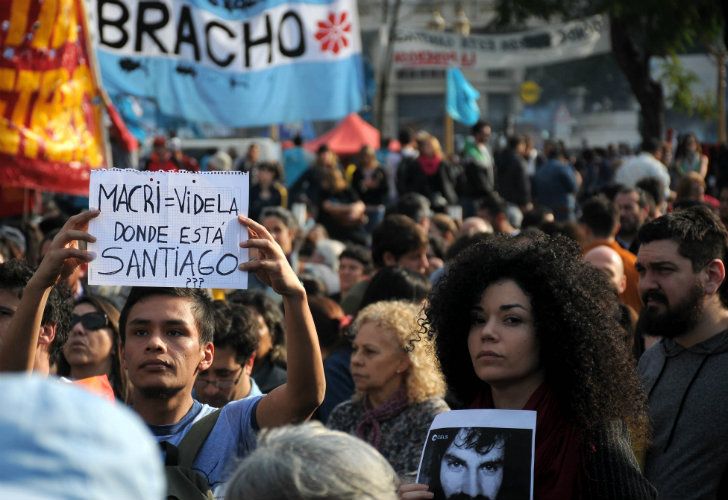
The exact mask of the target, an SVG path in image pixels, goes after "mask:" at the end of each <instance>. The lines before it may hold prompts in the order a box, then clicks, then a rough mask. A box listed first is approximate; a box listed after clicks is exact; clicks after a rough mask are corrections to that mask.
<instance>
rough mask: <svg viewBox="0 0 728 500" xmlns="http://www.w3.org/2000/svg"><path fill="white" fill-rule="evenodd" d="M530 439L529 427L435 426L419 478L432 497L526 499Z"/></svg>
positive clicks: (528, 493)
mask: <svg viewBox="0 0 728 500" xmlns="http://www.w3.org/2000/svg"><path fill="white" fill-rule="evenodd" d="M451 413H453V412H451ZM533 438H534V429H530V428H518V429H514V428H503V427H475V426H472V427H439V428H434V425H433V428H431V429H430V432H429V433H428V436H427V442H426V444H425V448H424V451H423V455H422V460H421V463H420V472H419V475H418V479H417V482H418V483H423V484H427V485H429V490H430V491H431V492H433V493H434V495H435V499H436V500H438V499H441V500H461V499H477V500H506V499H507V500H528V499H529V498H530V497H531V491H532V466H533V451H532V450H533Z"/></svg>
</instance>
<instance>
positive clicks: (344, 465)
mask: <svg viewBox="0 0 728 500" xmlns="http://www.w3.org/2000/svg"><path fill="white" fill-rule="evenodd" d="M397 483H398V479H397V475H396V474H395V472H394V470H393V469H392V467H391V466H390V465H389V463H388V462H387V461H386V460H385V459H384V457H383V456H382V455H380V454H379V452H377V450H375V449H374V448H372V447H371V446H370V445H368V444H367V443H365V442H363V441H361V440H359V439H357V438H355V437H353V436H350V435H348V434H346V433H344V432H339V431H332V430H329V429H326V428H325V427H323V426H322V425H321V424H319V423H317V422H310V423H305V424H302V425H297V426H292V425H289V426H285V427H279V428H277V429H271V430H268V431H264V432H263V433H262V435H261V437H260V438H259V443H258V448H257V449H256V450H255V451H254V452H253V453H251V454H250V455H248V457H247V458H246V459H245V460H244V461H243V462H242V463H241V464H240V466H239V467H238V469H237V471H235V474H233V477H232V478H231V480H230V482H229V483H228V488H227V493H226V495H225V498H226V499H227V500H242V499H243V498H244V499H245V500H270V499H276V500H289V499H290V500H294V499H295V500H335V499H341V500H368V499H371V500H380V499H381V500H390V499H391V500H395V499H396V498H397V493H396V490H397Z"/></svg>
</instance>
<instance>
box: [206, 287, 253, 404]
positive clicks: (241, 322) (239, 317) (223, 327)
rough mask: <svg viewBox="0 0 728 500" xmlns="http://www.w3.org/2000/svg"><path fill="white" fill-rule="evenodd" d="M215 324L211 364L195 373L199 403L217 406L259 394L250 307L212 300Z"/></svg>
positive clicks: (251, 310)
mask: <svg viewBox="0 0 728 500" xmlns="http://www.w3.org/2000/svg"><path fill="white" fill-rule="evenodd" d="M214 306H215V316H216V327H215V336H214V340H213V343H214V345H215V357H214V358H213V360H212V365H211V366H210V368H208V369H207V370H205V371H201V372H200V373H198V374H197V380H196V381H195V395H196V396H197V399H198V400H199V401H200V402H201V403H203V404H208V405H210V406H214V407H216V408H221V407H223V406H225V405H226V404H228V403H229V402H230V401H237V400H239V399H243V398H247V397H252V396H260V395H261V394H263V392H262V391H261V390H260V388H259V387H258V385H257V384H256V383H255V380H253V378H252V377H251V376H250V374H251V373H252V372H253V362H254V361H255V351H256V349H257V348H258V319H257V316H256V313H255V311H254V310H253V309H251V308H249V307H246V306H242V305H232V306H228V305H227V304H226V303H225V302H222V301H215V304H214Z"/></svg>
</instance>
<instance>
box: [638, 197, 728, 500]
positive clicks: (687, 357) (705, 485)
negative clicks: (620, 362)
mask: <svg viewBox="0 0 728 500" xmlns="http://www.w3.org/2000/svg"><path fill="white" fill-rule="evenodd" d="M638 238H639V241H640V249H639V252H638V254H637V269H638V271H639V274H640V292H641V294H642V300H643V302H644V308H643V309H642V312H641V314H640V318H639V328H640V329H641V330H642V331H644V332H645V333H647V334H650V335H655V336H662V337H663V339H662V340H661V341H659V342H658V343H657V344H655V345H654V346H653V347H652V348H650V349H648V350H647V351H646V352H645V353H644V354H643V355H642V358H641V359H640V363H639V372H640V376H641V378H642V381H643V383H644V388H645V391H646V393H647V394H648V397H649V400H648V403H649V416H650V420H651V424H652V429H653V435H652V442H651V443H650V446H649V448H648V449H647V455H646V461H645V468H644V472H645V477H647V479H648V480H649V481H650V482H652V484H654V485H655V487H656V488H657V491H658V494H659V496H660V497H661V498H680V499H698V498H728V419H726V418H725V410H726V408H728V384H726V383H725V381H726V379H728V284H727V283H726V279H725V278H726V269H725V259H726V250H727V248H728V232H726V229H725V227H724V226H723V224H722V223H721V222H720V220H719V219H718V217H717V216H716V215H715V214H714V213H713V212H712V211H711V210H710V209H708V208H706V207H700V206H699V207H692V208H688V209H684V210H679V211H676V212H673V213H670V214H668V215H665V216H663V217H660V218H658V219H655V220H654V221H651V222H649V223H647V224H645V225H644V226H642V228H641V229H640V231H639V235H638Z"/></svg>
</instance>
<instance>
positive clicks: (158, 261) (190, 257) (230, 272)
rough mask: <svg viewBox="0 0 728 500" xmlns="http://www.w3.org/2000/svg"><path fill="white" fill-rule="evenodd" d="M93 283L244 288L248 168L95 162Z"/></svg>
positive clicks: (91, 228) (92, 186)
mask: <svg viewBox="0 0 728 500" xmlns="http://www.w3.org/2000/svg"><path fill="white" fill-rule="evenodd" d="M89 208H92V209H94V208H97V209H100V210H101V214H100V215H99V216H98V217H96V218H95V219H93V220H92V221H91V223H90V224H89V233H91V234H92V235H93V236H95V237H96V239H97V240H96V242H95V243H91V244H89V245H88V249H89V250H90V251H92V252H95V253H96V259H95V260H93V261H92V262H91V264H90V266H89V273H88V277H89V283H90V284H91V285H126V286H161V287H187V288H246V287H247V285H248V275H247V273H245V272H242V271H240V270H238V265H239V264H240V263H242V262H246V261H247V260H248V251H247V249H242V248H240V246H239V244H240V242H241V241H245V240H246V239H247V235H248V232H247V229H246V228H245V227H244V226H242V225H241V224H240V223H239V222H238V220H237V217H238V214H243V215H247V213H248V174H247V173H242V172H209V173H190V172H140V171H137V170H121V169H113V170H92V171H91V183H90V187H89Z"/></svg>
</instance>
